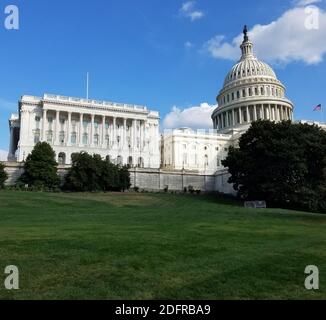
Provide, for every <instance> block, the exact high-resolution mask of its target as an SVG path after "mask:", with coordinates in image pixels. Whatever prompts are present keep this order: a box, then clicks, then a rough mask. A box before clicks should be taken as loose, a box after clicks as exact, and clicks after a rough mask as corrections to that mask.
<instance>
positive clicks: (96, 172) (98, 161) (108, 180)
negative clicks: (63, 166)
mask: <svg viewBox="0 0 326 320" xmlns="http://www.w3.org/2000/svg"><path fill="white" fill-rule="evenodd" d="M64 188H65V189H66V190H70V191H77V192H85V191H89V192H92V191H121V190H123V191H124V190H126V189H129V188H130V174H129V171H128V169H127V168H126V167H120V166H117V165H114V164H113V163H111V162H110V161H108V160H102V158H101V156H100V155H94V156H91V155H89V154H88V153H85V152H82V153H76V154H73V155H72V166H71V169H70V170H69V172H68V174H67V176H66V182H65V186H64Z"/></svg>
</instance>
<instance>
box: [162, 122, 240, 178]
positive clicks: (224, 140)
mask: <svg viewBox="0 0 326 320" xmlns="http://www.w3.org/2000/svg"><path fill="white" fill-rule="evenodd" d="M233 141H234V137H233V136H232V135H226V134H218V133H217V132H216V130H210V131H205V130H192V129H189V128H181V129H176V130H166V131H165V133H164V135H163V138H162V149H161V150H162V167H163V168H164V169H167V170H186V171H194V172H195V171H196V172H200V173H206V174H214V173H215V172H216V171H219V170H223V169H224V167H223V165H222V160H224V159H225V158H226V157H227V154H228V151H229V147H230V146H231V145H233Z"/></svg>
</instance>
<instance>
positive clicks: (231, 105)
mask: <svg viewBox="0 0 326 320" xmlns="http://www.w3.org/2000/svg"><path fill="white" fill-rule="evenodd" d="M240 48H241V51H242V56H241V59H240V61H239V62H238V63H237V64H236V65H235V66H233V68H232V69H231V71H230V72H229V73H228V75H227V76H226V78H225V81H224V86H223V89H222V90H221V91H220V93H219V95H218V97H217V102H218V108H217V109H215V111H214V112H213V114H212V120H213V124H214V129H217V130H218V131H223V132H226V131H230V130H232V129H241V127H242V126H247V125H249V124H250V123H251V122H253V121H257V120H260V119H264V120H271V121H283V120H291V121H292V120H293V104H292V102H291V101H290V100H288V99H287V98H286V97H285V86H284V85H283V84H282V83H281V82H280V81H279V80H278V79H277V77H276V75H275V72H274V71H273V69H272V68H271V67H270V66H269V65H268V64H266V63H264V62H262V61H259V60H258V59H257V58H256V57H255V56H254V54H253V43H252V42H251V41H250V40H249V38H248V36H247V28H246V27H245V30H244V41H243V43H242V45H241V47H240Z"/></svg>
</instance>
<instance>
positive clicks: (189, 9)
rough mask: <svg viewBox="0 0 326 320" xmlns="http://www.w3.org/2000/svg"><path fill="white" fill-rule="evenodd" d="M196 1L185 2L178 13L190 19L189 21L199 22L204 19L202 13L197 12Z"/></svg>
mask: <svg viewBox="0 0 326 320" xmlns="http://www.w3.org/2000/svg"><path fill="white" fill-rule="evenodd" d="M195 7H196V1H187V2H185V3H183V4H182V6H181V9H180V13H181V15H183V16H184V17H187V18H190V20H191V21H195V20H199V19H201V18H203V17H204V15H205V14H204V12H203V11H200V10H197V9H196V8H195Z"/></svg>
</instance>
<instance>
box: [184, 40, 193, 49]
mask: <svg viewBox="0 0 326 320" xmlns="http://www.w3.org/2000/svg"><path fill="white" fill-rule="evenodd" d="M184 46H185V48H186V49H191V48H192V47H193V46H194V44H193V43H192V42H190V41H187V42H185V44H184Z"/></svg>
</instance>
